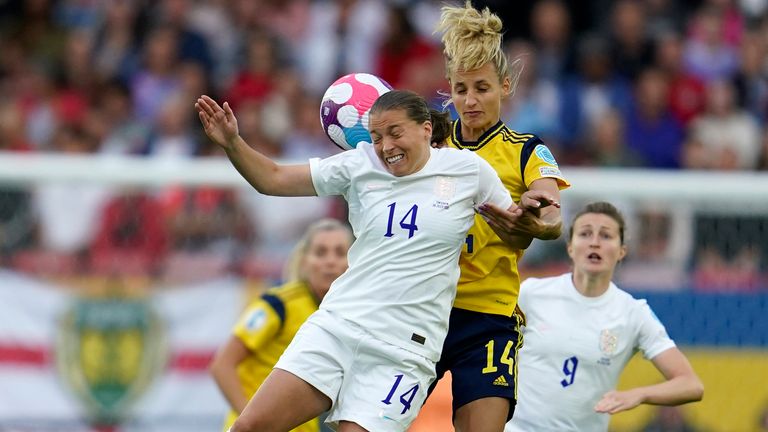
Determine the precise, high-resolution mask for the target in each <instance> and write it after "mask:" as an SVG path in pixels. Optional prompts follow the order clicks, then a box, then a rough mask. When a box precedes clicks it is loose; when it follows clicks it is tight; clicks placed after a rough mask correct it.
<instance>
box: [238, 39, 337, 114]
mask: <svg viewBox="0 0 768 432" xmlns="http://www.w3.org/2000/svg"><path fill="white" fill-rule="evenodd" d="M278 52H279V48H278V40H277V39H275V38H274V37H273V36H271V35H270V34H268V33H264V32H253V33H252V34H250V35H249V36H248V38H247V44H246V46H245V59H246V60H245V64H244V65H243V69H241V70H240V71H238V72H237V74H236V76H235V79H234V81H233V83H232V86H231V87H229V89H227V91H226V92H225V94H226V96H225V99H226V100H227V101H228V102H229V103H230V104H231V105H232V108H233V109H235V110H237V109H238V108H239V107H240V105H241V104H243V103H244V102H246V101H255V102H263V101H264V100H265V99H267V98H268V97H269V95H270V93H271V92H272V91H273V89H274V85H275V83H274V80H275V79H276V77H277V70H278V68H279V63H278ZM329 84H330V83H329Z"/></svg>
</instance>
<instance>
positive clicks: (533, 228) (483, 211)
mask: <svg viewBox="0 0 768 432" xmlns="http://www.w3.org/2000/svg"><path fill="white" fill-rule="evenodd" d="M533 210H535V211H531V210H529V209H526V208H524V207H523V206H521V205H516V204H513V205H512V207H510V208H508V209H503V208H501V207H498V206H496V205H493V204H490V203H485V204H482V205H481V206H480V207H478V212H479V213H480V215H481V216H483V218H484V219H485V221H486V222H487V223H488V225H490V226H491V228H493V230H494V231H496V232H497V234H498V232H499V230H501V232H502V233H504V234H506V235H510V236H513V235H520V234H522V235H535V234H537V233H538V232H539V231H541V230H542V229H543V228H544V222H543V221H542V220H541V219H539V215H538V209H536V208H534V209H533Z"/></svg>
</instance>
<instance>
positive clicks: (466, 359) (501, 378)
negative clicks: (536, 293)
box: [430, 308, 523, 420]
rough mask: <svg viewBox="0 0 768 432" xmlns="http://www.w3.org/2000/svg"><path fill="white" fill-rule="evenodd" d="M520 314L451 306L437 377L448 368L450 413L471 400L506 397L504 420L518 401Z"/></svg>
mask: <svg viewBox="0 0 768 432" xmlns="http://www.w3.org/2000/svg"><path fill="white" fill-rule="evenodd" d="M521 322H522V318H521V317H520V316H519V315H517V314H515V315H512V316H511V317H507V316H503V315H494V314H487V313H481V312H473V311H468V310H463V309H457V308H453V309H452V310H451V318H450V324H449V327H448V336H447V337H446V338H445V344H444V345H443V354H442V356H441V358H440V361H439V362H438V363H437V378H436V379H435V382H434V383H433V384H432V387H431V388H430V392H431V391H432V389H434V387H435V385H437V381H438V380H439V379H440V378H442V377H443V375H444V374H445V372H446V371H450V372H451V377H452V389H451V391H452V393H453V413H454V415H455V414H456V410H457V409H458V408H460V407H462V406H464V405H466V404H468V403H470V402H472V401H474V400H477V399H482V398H486V397H501V398H506V399H508V400H509V413H508V414H507V420H509V419H511V418H512V414H513V413H514V411H515V404H516V403H517V352H518V350H519V349H520V347H521V346H522V342H523V338H522V335H521V333H520V324H521Z"/></svg>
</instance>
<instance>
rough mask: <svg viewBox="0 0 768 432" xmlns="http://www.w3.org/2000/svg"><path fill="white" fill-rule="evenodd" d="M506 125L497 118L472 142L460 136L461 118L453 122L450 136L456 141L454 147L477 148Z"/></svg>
mask: <svg viewBox="0 0 768 432" xmlns="http://www.w3.org/2000/svg"><path fill="white" fill-rule="evenodd" d="M506 127H507V126H506V125H505V124H504V122H503V121H501V120H499V121H498V122H497V123H496V124H495V125H493V126H492V127H491V128H490V129H488V130H487V131H485V132H483V134H482V135H480V138H479V139H478V140H477V141H474V142H472V141H464V139H463V138H462V137H461V119H456V121H455V122H453V131H452V132H451V138H452V139H453V142H454V143H456V147H458V148H460V149H468V150H479V149H481V148H482V147H483V146H484V145H486V144H487V143H488V142H490V141H491V140H492V139H493V138H494V137H495V136H496V135H497V134H499V133H500V132H501V131H502V130H504V129H505V128H506Z"/></svg>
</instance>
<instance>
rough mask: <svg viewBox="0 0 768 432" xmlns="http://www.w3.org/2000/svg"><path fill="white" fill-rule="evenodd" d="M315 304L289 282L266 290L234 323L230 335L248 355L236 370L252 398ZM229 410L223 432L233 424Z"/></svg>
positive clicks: (313, 429) (306, 431)
mask: <svg viewBox="0 0 768 432" xmlns="http://www.w3.org/2000/svg"><path fill="white" fill-rule="evenodd" d="M317 307H318V301H317V299H316V298H315V296H314V295H313V294H312V292H311V291H310V290H309V287H308V286H307V285H306V284H305V283H303V282H290V283H287V284H285V285H282V286H280V287H276V288H271V289H269V290H267V292H266V293H264V295H262V296H261V297H260V298H259V299H258V300H256V301H254V302H253V303H251V304H250V305H249V306H248V307H247V308H246V310H245V311H244V312H243V314H242V315H241V316H240V318H239V320H238V322H237V324H235V327H234V330H233V334H234V336H235V337H237V338H238V339H240V341H242V342H243V344H244V345H245V346H246V347H247V348H248V350H249V351H250V352H251V354H250V356H249V357H248V358H246V359H245V360H244V361H243V362H241V363H240V364H239V365H238V367H237V374H238V376H239V377H240V382H241V383H242V385H243V390H244V391H245V393H246V395H247V396H248V397H251V396H252V395H253V394H254V393H256V390H257V389H258V388H259V386H261V384H262V383H263V382H264V380H265V379H266V378H267V375H269V373H270V372H271V371H272V368H273V367H274V366H275V363H277V360H278V359H279V358H280V355H281V354H282V353H283V351H285V349H286V348H287V347H288V344H289V343H291V340H292V339H293V337H294V336H295V335H296V332H297V331H299V327H301V325H302V324H303V323H304V321H306V320H307V318H309V316H310V315H312V313H313V312H315V311H316V310H317ZM236 418H237V413H235V412H234V411H230V412H229V413H228V414H227V419H226V422H225V424H224V431H227V430H229V428H230V427H231V426H232V423H234V422H235V419H236ZM319 430H320V422H319V420H318V419H313V420H311V421H309V422H307V423H304V424H303V425H301V426H299V427H297V428H295V429H293V431H294V432H318V431H319Z"/></svg>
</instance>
